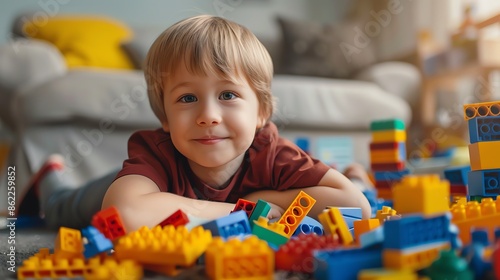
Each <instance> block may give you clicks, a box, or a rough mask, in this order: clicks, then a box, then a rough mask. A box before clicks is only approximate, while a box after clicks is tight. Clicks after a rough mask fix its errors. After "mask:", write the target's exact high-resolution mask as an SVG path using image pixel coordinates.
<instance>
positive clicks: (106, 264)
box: [85, 257, 144, 280]
mask: <svg viewBox="0 0 500 280" xmlns="http://www.w3.org/2000/svg"><path fill="white" fill-rule="evenodd" d="M143 274H144V271H143V268H142V267H141V266H140V265H139V264H138V263H137V262H134V261H132V260H123V261H117V260H115V259H113V258H112V257H105V258H97V257H96V258H92V259H90V260H89V261H88V264H87V271H86V273H85V279H92V280H108V279H110V280H129V279H130V280H139V279H142V277H143Z"/></svg>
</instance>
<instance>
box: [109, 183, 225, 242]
mask: <svg viewBox="0 0 500 280" xmlns="http://www.w3.org/2000/svg"><path fill="white" fill-rule="evenodd" d="M105 202H106V200H105ZM109 206H115V207H117V209H118V211H119V212H120V215H121V217H122V220H123V222H124V224H125V228H126V230H127V231H129V232H130V231H132V230H137V229H138V228H140V227H141V226H148V227H153V226H155V225H157V224H159V223H160V222H162V221H163V220H164V219H165V218H167V217H168V216H170V215H171V214H172V213H174V212H175V211H177V210H179V209H180V210H182V211H183V212H184V213H186V214H189V215H191V216H195V217H198V218H204V219H216V218H219V217H222V216H225V215H228V214H229V212H230V211H231V210H233V208H234V204H231V203H223V202H213V201H206V200H197V199H191V198H186V197H182V196H179V195H175V194H172V193H165V192H153V193H148V194H143V195H139V196H136V197H134V198H133V199H119V200H115V201H114V202H113V201H112V200H108V202H107V203H103V208H107V207H109Z"/></svg>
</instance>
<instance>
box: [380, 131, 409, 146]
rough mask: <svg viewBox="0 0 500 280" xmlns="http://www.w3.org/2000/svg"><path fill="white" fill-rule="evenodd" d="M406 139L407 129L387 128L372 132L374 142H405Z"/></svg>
mask: <svg viewBox="0 0 500 280" xmlns="http://www.w3.org/2000/svg"><path fill="white" fill-rule="evenodd" d="M404 141H406V131H405V130H386V131H375V132H372V142H373V143H382V142H404Z"/></svg>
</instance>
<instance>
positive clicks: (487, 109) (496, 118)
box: [464, 101, 500, 197]
mask: <svg viewBox="0 0 500 280" xmlns="http://www.w3.org/2000/svg"><path fill="white" fill-rule="evenodd" d="M464 115H465V120H467V122H468V126H469V138H470V143H471V144H469V157H470V164H471V170H472V171H470V172H469V177H468V179H469V180H468V181H469V185H468V195H469V196H470V197H475V196H479V197H496V196H497V195H500V160H499V158H500V102H499V101H497V102H485V103H475V104H467V105H464Z"/></svg>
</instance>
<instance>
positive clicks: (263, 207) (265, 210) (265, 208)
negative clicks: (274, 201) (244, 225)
mask: <svg viewBox="0 0 500 280" xmlns="http://www.w3.org/2000/svg"><path fill="white" fill-rule="evenodd" d="M269 211H271V205H269V203H267V202H265V201H264V200H261V199H259V200H258V201H257V204H256V205H255V208H254V210H253V212H252V214H251V215H250V218H248V222H249V223H250V227H252V228H253V225H254V223H253V221H255V220H257V219H258V218H259V217H264V218H265V217H267V214H269Z"/></svg>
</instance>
